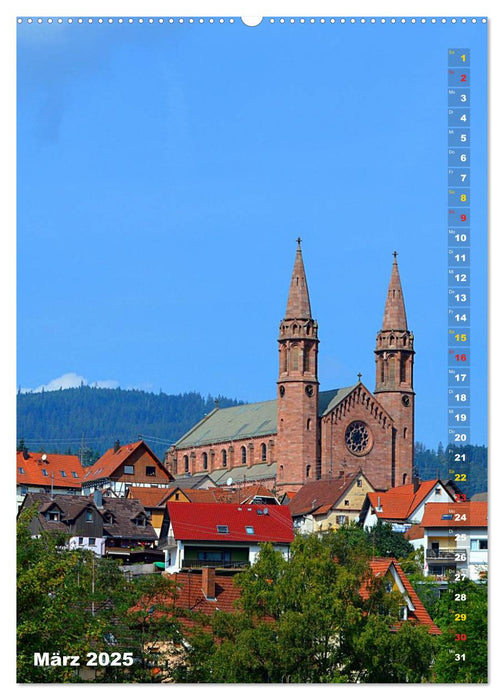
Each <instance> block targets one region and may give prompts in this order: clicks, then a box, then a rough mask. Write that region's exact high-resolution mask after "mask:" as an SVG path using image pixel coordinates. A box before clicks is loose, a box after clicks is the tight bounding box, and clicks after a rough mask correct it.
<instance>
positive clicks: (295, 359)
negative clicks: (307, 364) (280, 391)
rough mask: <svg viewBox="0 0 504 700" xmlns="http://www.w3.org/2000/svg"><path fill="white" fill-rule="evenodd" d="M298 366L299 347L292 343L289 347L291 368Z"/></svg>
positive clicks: (294, 368) (295, 368)
mask: <svg viewBox="0 0 504 700" xmlns="http://www.w3.org/2000/svg"><path fill="white" fill-rule="evenodd" d="M298 367H299V348H298V346H297V345H293V346H292V348H291V369H293V370H297V369H298Z"/></svg>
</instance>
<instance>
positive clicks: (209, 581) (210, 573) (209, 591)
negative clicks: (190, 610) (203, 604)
mask: <svg viewBox="0 0 504 700" xmlns="http://www.w3.org/2000/svg"><path fill="white" fill-rule="evenodd" d="M201 588H202V590H203V594H204V596H205V598H206V599H207V600H215V569H211V568H209V567H205V568H204V569H202V570H201Z"/></svg>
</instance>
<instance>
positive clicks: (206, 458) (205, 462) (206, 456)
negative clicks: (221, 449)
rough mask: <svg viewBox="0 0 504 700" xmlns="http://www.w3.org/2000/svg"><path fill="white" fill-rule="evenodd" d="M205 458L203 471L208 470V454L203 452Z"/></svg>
mask: <svg viewBox="0 0 504 700" xmlns="http://www.w3.org/2000/svg"><path fill="white" fill-rule="evenodd" d="M201 456H202V457H203V469H208V455H207V453H206V452H203V454H202V455H201Z"/></svg>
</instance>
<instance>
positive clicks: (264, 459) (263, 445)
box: [261, 442, 266, 462]
mask: <svg viewBox="0 0 504 700" xmlns="http://www.w3.org/2000/svg"><path fill="white" fill-rule="evenodd" d="M265 461H266V445H265V443H264V442H261V462H265Z"/></svg>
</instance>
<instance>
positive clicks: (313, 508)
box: [287, 472, 369, 516]
mask: <svg viewBox="0 0 504 700" xmlns="http://www.w3.org/2000/svg"><path fill="white" fill-rule="evenodd" d="M363 476H364V475H363V474H361V472H351V473H347V474H344V475H343V476H341V477H338V478H334V479H318V480H317V481H311V482H308V483H306V484H304V486H302V487H301V488H300V489H299V491H298V492H297V494H296V495H295V496H294V497H293V498H292V500H291V501H289V503H288V504H287V507H288V508H289V510H290V512H291V515H293V516H296V515H306V514H307V513H314V514H315V515H321V514H322V513H327V511H328V510H330V509H331V508H332V507H333V506H334V504H335V503H337V502H338V501H339V500H340V499H341V498H342V497H343V495H344V494H345V492H346V491H348V489H349V488H350V487H351V486H352V484H353V483H354V481H355V479H356V478H357V477H363ZM364 478H365V477H364ZM368 481H369V479H368Z"/></svg>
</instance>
